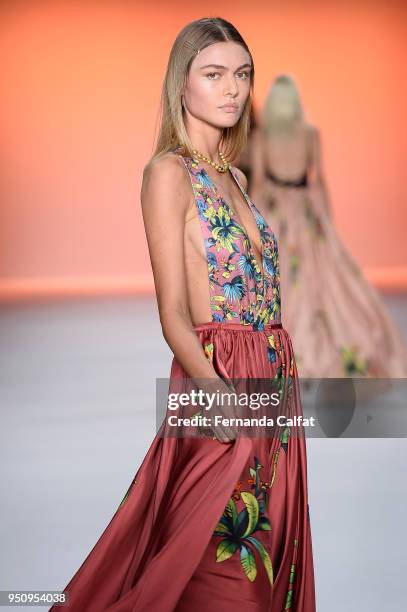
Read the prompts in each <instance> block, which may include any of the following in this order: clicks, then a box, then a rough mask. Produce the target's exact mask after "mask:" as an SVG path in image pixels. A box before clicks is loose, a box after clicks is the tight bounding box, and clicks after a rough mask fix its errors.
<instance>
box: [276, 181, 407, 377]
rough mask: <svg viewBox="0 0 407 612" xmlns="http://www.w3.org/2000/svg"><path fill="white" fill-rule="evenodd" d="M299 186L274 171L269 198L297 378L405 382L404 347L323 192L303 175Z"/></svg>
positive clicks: (284, 313) (406, 354)
mask: <svg viewBox="0 0 407 612" xmlns="http://www.w3.org/2000/svg"><path fill="white" fill-rule="evenodd" d="M297 183H298V184H297V185H294V184H290V182H288V183H286V184H283V183H281V181H280V180H279V179H278V177H275V176H273V175H272V174H271V173H270V174H269V177H268V180H267V184H266V186H265V195H266V201H267V204H266V205H267V207H268V211H269V212H270V215H269V217H270V219H272V220H273V229H274V232H275V235H276V237H277V240H278V245H279V254H280V273H281V303H282V322H283V324H284V327H285V329H286V330H287V331H288V333H289V334H290V337H291V340H292V343H293V346H294V351H295V358H296V365H297V370H298V374H299V376H300V378H330V377H333V378H342V377H347V376H351V377H363V378H364V377H367V378H405V377H407V350H406V345H405V343H404V341H403V339H402V337H401V334H400V332H399V330H398V329H397V327H396V326H395V324H394V323H393V321H392V319H391V318H390V316H389V314H388V313H387V311H386V309H385V307H384V305H383V303H382V301H381V299H380V296H379V294H378V292H377V291H376V289H375V288H374V287H373V286H372V285H371V284H370V283H369V282H368V280H367V279H366V277H365V276H364V274H363V272H362V270H361V269H360V267H359V266H358V265H357V263H356V261H355V260H354V259H353V257H352V256H351V255H350V254H349V252H348V251H347V250H346V248H345V246H344V244H343V242H342V240H341V239H340V237H339V235H338V232H337V230H336V228H335V226H334V224H333V222H332V219H331V218H330V215H329V213H328V210H327V205H326V200H325V196H324V192H323V190H322V189H321V188H320V186H319V185H317V184H315V183H307V180H306V175H305V176H304V177H302V180H298V182H297ZM266 214H267V213H266ZM316 355H317V356H318V358H317V359H316Z"/></svg>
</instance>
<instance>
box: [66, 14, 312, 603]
mask: <svg viewBox="0 0 407 612" xmlns="http://www.w3.org/2000/svg"><path fill="white" fill-rule="evenodd" d="M253 78H254V66H253V59H252V57H251V54H250V51H249V49H248V48H247V45H246V43H245V42H244V40H243V39H242V37H241V36H240V34H239V33H238V32H237V30H236V29H235V28H234V27H233V25H232V24H230V23H229V22H227V21H224V20H223V19H220V18H213V19H209V18H207V19H206V18H205V19H200V20H198V21H195V22H192V23H190V24H189V25H187V26H186V27H185V28H184V29H183V30H182V31H181V32H180V33H179V35H178V37H177V39H176V41H175V43H174V45H173V48H172V50H171V54H170V58H169V63H168V68H167V73H166V77H165V81H164V87H163V100H162V101H163V115H162V124H161V131H160V134H159V138H158V143H157V147H156V151H155V154H154V156H153V159H152V160H151V161H150V162H149V163H148V165H147V166H146V168H145V170H144V176H143V186H142V193H141V200H142V210H143V218H144V223H145V228H146V235H147V239H148V246H149V250H150V256H151V263H152V268H153V273H154V280H155V286H156V291H157V300H158V307H159V313H160V320H161V325H162V329H163V335H164V337H165V339H166V341H167V342H168V344H169V346H170V347H171V349H172V351H173V353H174V358H173V362H172V367H171V379H170V391H173V390H174V389H176V388H177V385H178V384H179V383H181V387H182V385H183V384H184V382H185V381H187V380H189V379H191V380H198V379H199V380H204V381H206V382H207V384H208V385H209V386H211V384H213V388H215V387H216V388H224V389H228V390H229V382H230V381H231V380H232V379H240V378H241V379H256V378H262V379H263V380H275V379H277V382H279V383H281V384H282V386H283V395H282V396H283V397H284V398H285V399H284V404H283V407H282V411H283V412H284V414H285V415H286V416H290V417H295V416H301V415H302V407H301V400H300V395H299V386H298V380H297V371H296V365H295V361H294V357H293V350H292V345H291V340H290V337H289V335H288V333H287V332H286V330H285V329H284V328H283V326H282V324H281V319H280V286H279V282H280V279H279V259H278V248H277V242H276V239H275V236H274V233H273V230H272V228H271V227H269V226H268V225H267V223H266V222H265V220H264V218H263V217H262V216H261V214H260V213H259V211H258V210H257V208H256V207H255V205H254V204H253V202H251V200H250V199H249V197H248V195H247V193H246V189H245V188H246V182H245V177H244V175H243V174H242V173H241V172H240V171H239V170H238V169H237V168H234V167H233V166H231V165H230V163H229V162H228V159H233V158H234V157H236V156H237V155H238V153H239V151H240V149H241V148H242V147H243V146H244V144H245V139H246V136H247V128H248V121H249V115H250V108H251V103H252V92H253ZM210 429H211V435H210V436H207V435H205V436H200V437H191V436H185V437H171V436H169V435H166V434H167V433H168V426H167V421H163V424H162V425H161V428H160V431H159V433H158V435H157V436H156V437H155V438H154V440H153V442H152V444H151V446H150V449H149V451H148V453H147V455H146V457H145V459H144V461H143V463H142V465H141V466H140V468H139V470H138V472H137V474H136V475H135V477H134V480H133V482H132V483H131V485H130V487H129V489H128V491H127V493H126V495H125V496H124V499H123V500H122V502H121V504H120V505H119V507H118V509H117V512H116V513H115V515H114V516H113V518H112V520H111V522H110V523H109V525H108V526H107V527H106V529H105V531H104V533H103V534H102V536H101V538H100V539H99V541H98V542H97V543H96V545H95V546H94V548H93V550H92V551H91V552H90V554H89V555H88V557H87V559H86V560H85V561H84V562H83V564H82V566H81V567H80V569H79V570H78V572H77V573H76V575H75V576H74V577H73V578H72V580H71V581H70V583H69V584H68V585H67V587H66V591H68V592H69V598H70V605H69V606H67V609H68V610H71V611H72V610H75V612H76V611H77V612H84V611H86V612H102V611H104V610H108V611H109V612H113V611H115V612H119V611H121V612H130V611H137V612H172V611H174V610H175V611H176V612H187V611H188V612H190V611H191V610H194V612H204V611H205V612H208V610H214V609H217V610H222V612H227V611H230V612H249V611H252V612H282V610H293V611H296V612H314V611H315V593H314V572H313V557H312V544H311V529H310V517H309V511H308V494H307V469H306V446H305V440H304V437H303V436H301V435H292V434H293V431H292V428H290V427H287V426H283V425H282V426H281V427H278V428H277V429H276V435H274V436H258V437H250V436H242V435H238V432H237V430H236V428H234V427H230V426H228V425H223V424H222V425H219V426H216V427H215V426H213V427H212V428H210Z"/></svg>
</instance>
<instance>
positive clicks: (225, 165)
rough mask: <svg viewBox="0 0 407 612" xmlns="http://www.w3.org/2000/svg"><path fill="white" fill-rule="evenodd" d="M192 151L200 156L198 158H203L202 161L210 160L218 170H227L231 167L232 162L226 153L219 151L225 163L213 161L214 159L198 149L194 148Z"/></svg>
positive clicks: (209, 162)
mask: <svg viewBox="0 0 407 612" xmlns="http://www.w3.org/2000/svg"><path fill="white" fill-rule="evenodd" d="M192 153H193V154H194V155H195V156H196V157H198V159H201V160H202V161H206V162H208V164H210V165H211V166H213V168H215V169H216V170H217V171H218V172H227V171H228V170H229V168H230V163H229V162H228V160H227V159H226V157H225V156H224V154H223V153H221V152H220V151H219V157H220V158H221V160H222V162H223V164H218V163H217V162H215V161H213V160H212V159H209V157H206V156H205V155H202V153H199V151H197V150H196V149H192Z"/></svg>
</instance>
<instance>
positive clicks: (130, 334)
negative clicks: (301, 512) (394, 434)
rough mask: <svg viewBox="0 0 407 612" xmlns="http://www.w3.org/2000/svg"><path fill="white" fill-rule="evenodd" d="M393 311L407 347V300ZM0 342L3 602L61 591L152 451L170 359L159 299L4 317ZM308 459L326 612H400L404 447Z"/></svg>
mask: <svg viewBox="0 0 407 612" xmlns="http://www.w3.org/2000/svg"><path fill="white" fill-rule="evenodd" d="M384 300H385V302H386V304H387V305H388V307H389V309H390V312H391V314H392V316H393V317H394V319H395V321H396V322H397V323H398V325H399V326H400V327H401V328H402V331H403V335H404V337H405V339H406V341H407V296H400V295H394V296H390V295H386V296H384ZM0 338H1V342H0V366H1V367H0V393H1V396H0V400H1V409H0V419H1V428H0V432H1V434H0V435H1V438H0V440H1V447H0V458H1V468H0V479H1V480H0V485H1V491H2V496H1V510H0V512H1V515H0V534H1V547H0V590H37V591H38V590H58V589H61V590H62V589H63V588H64V587H65V585H66V584H67V582H68V581H69V580H70V578H71V577H72V576H73V574H74V573H75V571H76V570H77V569H78V568H79V566H80V565H81V564H82V562H83V560H84V559H85V557H86V556H87V554H88V553H89V552H90V550H91V548H93V546H94V544H95V543H96V541H97V539H98V537H99V536H100V535H101V533H102V532H103V530H104V529H105V527H106V525H107V523H108V522H109V521H110V519H111V517H112V516H113V513H114V512H115V510H116V508H117V506H118V504H119V503H120V501H121V500H122V498H123V495H124V493H125V492H126V490H127V488H128V486H129V484H130V482H131V480H132V479H133V476H134V474H135V472H136V471H137V469H138V467H139V465H140V463H141V462H142V460H143V458H144V456H145V453H146V451H147V449H148V447H149V446H150V444H151V441H152V439H153V437H154V434H155V379H156V377H163V378H165V377H168V376H169V370H170V363H171V358H172V354H171V351H170V349H169V348H168V346H167V345H166V343H165V340H164V339H163V337H162V334H161V327H160V324H159V319H158V314H157V308H156V302H155V299H154V298H142V299H135V298H118V299H113V298H112V299H107V298H104V299H93V300H90V299H89V300H78V301H75V300H69V301H68V300H67V301H55V302H52V303H42V304H40V303H38V304H27V303H26V304H19V305H17V304H15V305H14V304H13V305H11V304H9V305H3V306H2V307H1V308H0ZM406 409H407V407H406ZM307 454H308V479H309V496H310V517H311V529H312V536H313V548H314V564H315V574H316V591H317V610H318V612H343V611H344V610H346V611H347V612H384V611H385V610H386V611H387V610H402V609H403V607H405V598H406V596H405V580H406V578H405V577H406V575H407V561H406V554H405V551H406V549H407V537H406V530H405V524H404V516H405V508H406V501H407V491H406V478H405V473H406V464H407V461H406V459H407V443H406V439H405V438H399V439H372V440H369V439H349V438H348V439H346V438H340V439H315V438H314V439H309V440H307ZM3 609H4V610H12V609H14V608H11V607H4V608H3ZM19 609H23V610H29V609H31V610H32V609H33V608H32V607H31V608H28V607H20V608H19ZM34 609H38V610H46V609H47V608H46V607H37V608H34ZM62 609H63V608H61V610H62ZM84 612H86V611H84ZM101 612H103V611H101ZM221 612H227V611H221ZM231 612H233V611H231ZM301 612H302V611H301Z"/></svg>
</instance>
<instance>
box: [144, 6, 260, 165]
mask: <svg viewBox="0 0 407 612" xmlns="http://www.w3.org/2000/svg"><path fill="white" fill-rule="evenodd" d="M228 41H232V42H235V43H238V44H240V45H242V47H243V48H244V49H245V50H246V51H247V53H248V54H249V56H250V61H251V64H252V70H251V76H250V93H249V96H248V97H247V100H246V103H245V106H244V109H243V112H242V114H241V116H240V118H239V121H238V122H237V123H236V125H234V126H233V127H230V128H224V130H223V134H222V139H221V143H220V146H221V150H222V152H223V153H224V154H225V155H226V157H227V158H228V159H229V160H231V161H233V160H234V159H235V158H237V157H238V156H239V154H240V153H241V151H242V150H243V149H244V147H245V145H246V142H247V137H248V134H249V130H250V119H251V116H252V104H253V84H254V63H253V58H252V55H251V53H250V50H249V48H248V46H247V44H246V42H245V41H244V40H243V38H242V36H241V35H240V34H239V32H238V31H237V30H236V28H235V27H234V26H233V25H232V24H231V23H230V22H229V21H226V20H225V19H222V18H221V17H203V18H202V19H198V20H196V21H192V22H191V23H189V24H187V25H186V26H185V27H184V28H183V29H182V30H181V31H180V32H179V34H178V36H177V37H176V39H175V41H174V44H173V46H172V49H171V52H170V56H169V59H168V65H167V70H166V73H165V77H164V83H163V88H162V94H161V121H160V128H159V134H158V138H157V144H156V147H155V150H154V154H153V158H155V157H158V156H159V155H161V154H163V153H167V152H168V151H173V150H175V149H176V148H177V147H181V152H182V154H183V155H191V156H192V150H193V148H194V147H193V145H192V143H191V142H190V139H189V137H188V133H187V130H186V127H185V122H184V110H183V107H182V100H181V96H182V91H183V89H184V87H185V85H186V82H187V78H188V73H189V69H190V66H191V63H192V60H193V59H194V57H196V55H197V54H198V53H199V52H200V51H202V49H205V48H206V47H209V46H210V45H213V44H215V43H218V42H228Z"/></svg>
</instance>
